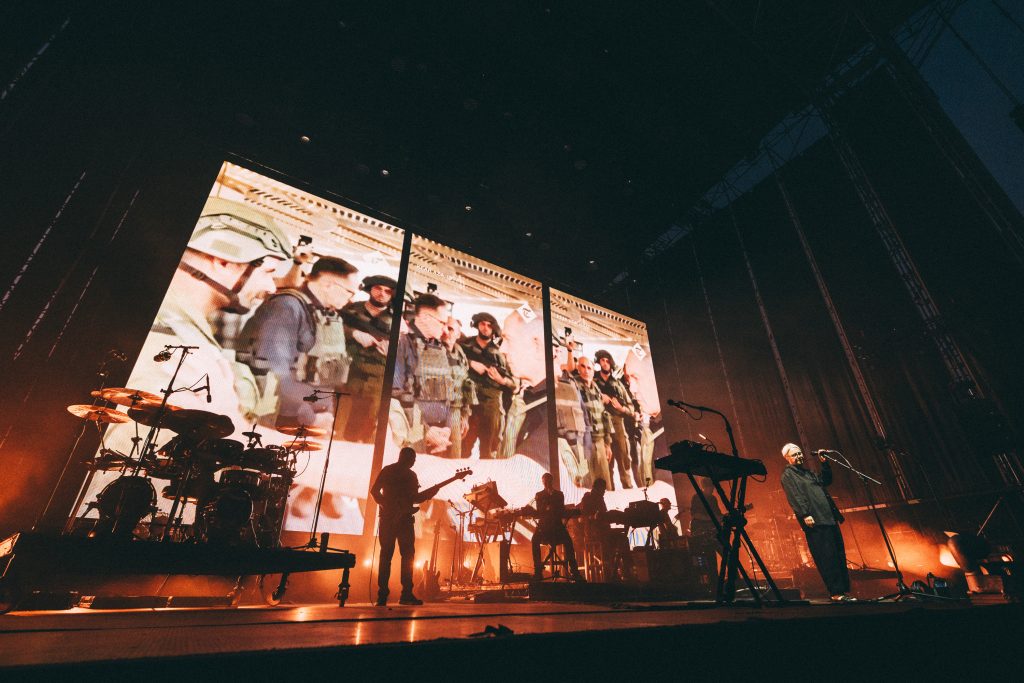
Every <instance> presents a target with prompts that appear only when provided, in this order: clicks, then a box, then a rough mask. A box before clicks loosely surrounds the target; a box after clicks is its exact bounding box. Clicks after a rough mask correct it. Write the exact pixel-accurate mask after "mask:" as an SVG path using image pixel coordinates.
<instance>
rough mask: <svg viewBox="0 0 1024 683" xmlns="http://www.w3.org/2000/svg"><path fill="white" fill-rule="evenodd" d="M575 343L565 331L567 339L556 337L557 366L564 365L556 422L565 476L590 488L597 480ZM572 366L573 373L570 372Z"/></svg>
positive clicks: (557, 385) (557, 390) (553, 344)
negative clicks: (593, 466) (590, 447)
mask: <svg viewBox="0 0 1024 683" xmlns="http://www.w3.org/2000/svg"><path fill="white" fill-rule="evenodd" d="M573 347H574V342H573V341H572V339H571V333H569V331H568V330H567V331H566V336H565V337H564V338H560V337H554V338H553V339H552V342H551V354H552V356H553V361H554V366H555V367H556V368H561V372H560V374H559V376H558V379H557V380H556V381H555V424H556V427H557V429H558V459H559V461H560V462H561V464H562V466H563V467H564V468H565V472H566V476H567V477H568V479H569V480H571V481H572V483H573V484H574V485H576V486H578V487H584V488H586V487H589V486H590V485H591V484H593V482H594V479H593V476H592V475H591V472H590V463H589V456H588V454H589V452H590V450H588V449H587V448H586V447H585V445H586V444H587V443H590V442H591V439H590V437H589V436H588V428H587V422H588V418H587V416H586V411H585V410H584V408H583V398H582V397H581V396H580V389H579V385H577V383H576V374H575V367H576V361H575V360H574V359H573V357H572V353H573ZM570 368H572V370H573V372H570Z"/></svg>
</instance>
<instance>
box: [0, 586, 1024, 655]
mask: <svg viewBox="0 0 1024 683" xmlns="http://www.w3.org/2000/svg"><path fill="white" fill-rule="evenodd" d="M1007 609H1010V610H1013V611H1014V615H1013V616H1014V620H1016V621H1018V622H1019V616H1020V611H1021V610H1020V606H1019V605H1002V606H990V607H985V606H972V605H970V604H969V603H967V602H966V601H964V602H960V603H955V604H931V603H924V604H922V603H916V602H913V601H908V602H902V603H857V604H847V605H833V604H815V603H811V604H806V605H798V606H789V607H764V608H756V607H753V606H733V607H728V608H725V607H713V606H712V605H711V604H709V603H705V604H700V603H648V604H636V603H633V604H617V605H595V604H565V603H543V602H521V603H502V604H474V603H468V602H461V603H460V602H444V603H433V604H427V605H424V606H421V607H403V606H399V605H394V606H390V607H387V608H379V607H373V606H371V605H367V604H358V603H355V604H353V603H350V604H349V605H348V606H346V607H338V606H337V604H336V603H331V604H321V605H313V604H310V605H287V606H285V605H281V606H278V607H242V608H221V609H159V610H119V611H97V610H88V609H74V610H70V611H60V612H14V613H11V614H8V615H4V616H0V662H2V666H34V665H49V666H53V665H74V664H86V663H90V662H91V663H100V662H114V661H120V662H122V663H126V660H129V661H130V660H136V663H141V660H146V659H150V660H152V659H154V658H156V659H169V660H174V659H176V658H182V657H186V658H187V657H195V656H204V655H205V656H210V655H214V656H216V655H227V654H240V653H263V654H264V655H272V654H273V653H275V652H276V653H281V652H282V651H290V652H292V653H295V652H296V651H303V650H309V651H314V650H321V651H322V650H324V649H337V648H345V649H351V647H352V646H359V645H370V644H376V645H382V644H408V643H424V642H426V641H436V640H438V639H448V640H449V641H452V640H463V641H466V640H471V639H475V638H474V634H479V633H482V632H484V630H485V629H486V627H487V626H489V625H490V626H498V625H501V626H505V627H507V628H509V629H511V630H512V632H513V633H514V634H515V635H514V636H513V637H512V639H514V638H516V637H518V636H523V635H528V634H549V635H550V634H568V633H578V632H600V631H613V630H635V629H664V628H666V627H667V628H672V627H691V628H693V627H701V626H707V625H711V624H718V625H725V624H733V625H736V626H741V625H743V624H750V625H755V626H756V627H758V628H760V629H762V630H763V628H764V627H765V626H769V627H771V628H772V629H774V630H781V629H780V627H784V628H785V630H787V631H789V632H793V633H805V634H806V633H813V632H814V630H815V628H816V625H815V623H814V622H815V621H816V620H823V621H822V624H825V623H826V622H827V623H828V624H830V625H831V626H830V628H832V629H834V628H835V624H837V623H838V624H839V625H840V628H842V624H843V623H844V622H849V623H850V624H852V623H853V621H850V620H856V618H865V617H873V618H878V619H880V620H881V621H879V623H880V624H881V623H883V622H884V621H887V620H888V621H891V620H892V618H898V617H899V615H905V614H907V613H910V612H913V613H914V614H916V615H917V616H918V617H920V616H921V615H928V614H934V615H935V616H936V617H938V616H939V615H940V614H945V615H947V616H949V617H955V618H957V619H962V617H963V616H964V615H967V614H972V615H974V616H981V614H982V613H984V612H990V613H991V615H992V617H993V618H995V617H996V616H997V613H999V617H1000V618H1006V617H1007V616H1008V615H1007V614H1006V613H1005V610H1007ZM953 613H956V614H955V615H954V614H953ZM797 620H798V621H800V622H803V623H795V622H796V621H797ZM784 622H786V623H785V625H784ZM687 632H688V633H691V634H696V633H699V632H700V631H693V630H689V629H688V630H687ZM689 642H690V644H691V645H696V644H697V641H695V640H693V638H690V640H689Z"/></svg>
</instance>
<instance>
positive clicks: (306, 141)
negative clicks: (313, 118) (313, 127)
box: [299, 135, 309, 145]
mask: <svg viewBox="0 0 1024 683" xmlns="http://www.w3.org/2000/svg"><path fill="white" fill-rule="evenodd" d="M299 142H301V143H302V144H304V145H308V144H309V136H308V135H303V136H302V137H300V138H299Z"/></svg>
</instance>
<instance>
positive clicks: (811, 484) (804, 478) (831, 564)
mask: <svg viewBox="0 0 1024 683" xmlns="http://www.w3.org/2000/svg"><path fill="white" fill-rule="evenodd" d="M827 452H829V451H826V450H817V451H814V454H815V455H817V456H818V459H819V460H821V463H822V464H821V473H820V474H816V473H814V472H812V471H811V470H809V469H807V467H805V465H804V453H803V450H802V449H801V448H800V446H798V445H796V444H795V443H787V444H786V445H785V446H783V447H782V457H784V458H785V459H786V462H787V463H789V466H788V467H787V468H786V469H785V470H784V471H783V472H782V479H781V483H782V490H783V491H785V493H786V500H788V501H789V505H790V507H791V508H793V514H795V515H796V519H797V521H798V522H799V523H800V527H801V528H802V529H803V531H804V535H805V536H806V537H807V547H808V548H809V549H810V551H811V557H813V558H814V565H815V567H817V568H818V573H819V574H821V578H822V580H824V582H825V586H826V587H827V588H828V591H829V594H830V595H831V596H832V602H853V601H855V600H856V598H853V597H850V596H849V595H847V593H849V591H850V573H849V571H848V570H847V567H846V548H845V546H844V545H843V534H842V532H841V531H840V529H839V525H840V524H842V523H843V515H842V514H841V513H840V512H839V508H838V507H836V504H835V501H834V500H832V496H831V495H829V492H828V486H829V485H830V484H831V483H832V468H831V467H830V466H829V464H828V461H827V460H826V459H825V458H824V457H823V456H822V453H827Z"/></svg>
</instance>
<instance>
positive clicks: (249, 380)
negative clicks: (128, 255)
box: [108, 198, 291, 452]
mask: <svg viewBox="0 0 1024 683" xmlns="http://www.w3.org/2000/svg"><path fill="white" fill-rule="evenodd" d="M290 254H291V244H290V242H289V240H288V236H287V235H286V234H285V232H284V231H283V230H281V229H280V228H279V227H278V226H277V225H276V224H275V223H274V221H273V220H271V219H270V218H269V217H267V216H266V215H264V214H262V213H260V212H259V211H256V210H254V209H252V208H251V207H249V206H246V205H245V204H241V203H238V202H232V201H228V200H224V199H219V198H211V199H210V200H209V201H207V203H206V205H205V206H204V207H203V211H202V214H201V216H200V218H199V221H198V222H197V224H196V228H195V231H194V232H193V233H192V237H191V239H190V240H189V243H188V248H187V249H186V250H185V254H184V255H183V256H182V258H181V262H180V263H179V264H178V269H177V270H176V271H175V273H174V276H173V277H172V279H171V284H170V287H169V288H168V290H167V294H166V296H165V297H164V300H163V303H162V304H161V305H160V310H159V312H158V313H157V315H156V319H155V320H154V321H153V327H152V329H151V330H150V333H149V336H148V337H147V338H146V342H145V344H144V346H143V348H142V351H141V353H140V355H139V361H138V364H137V365H136V367H135V369H134V370H133V371H132V375H131V377H130V378H129V384H128V386H131V387H136V388H138V389H142V390H144V391H151V392H157V391H161V390H162V389H164V388H165V387H166V386H167V383H168V382H169V381H170V378H171V375H172V374H173V373H174V369H175V366H176V365H177V363H176V362H165V363H157V362H154V361H153V356H154V355H155V354H157V353H158V352H159V351H161V350H163V348H164V346H165V345H168V344H170V345H179V344H180V345H187V346H196V347H198V348H196V349H195V350H193V351H192V352H191V353H190V354H189V355H188V357H187V358H186V359H185V363H184V365H182V367H181V371H180V372H179V373H178V383H179V384H182V385H183V386H187V385H188V384H190V383H193V382H197V380H201V379H202V377H203V376H204V375H209V380H210V381H209V386H210V398H211V401H210V402H207V401H206V396H205V395H202V396H200V395H196V394H194V393H191V392H182V393H178V394H175V396H174V401H173V403H174V404H175V405H177V406H179V407H183V408H197V409H202V410H209V411H214V412H217V413H221V414H224V415H228V416H229V417H231V418H232V422H233V423H234V424H235V428H236V429H244V428H245V427H246V425H251V422H250V420H252V419H253V418H254V417H255V416H257V415H259V414H260V413H261V411H264V410H271V409H272V406H273V404H274V401H273V400H272V399H271V400H269V401H268V400H265V399H264V396H263V387H262V386H261V385H259V384H257V381H256V378H255V377H254V376H253V374H252V372H251V371H250V370H249V368H248V367H247V366H245V365H242V364H240V363H237V362H234V361H233V360H231V357H232V356H231V353H230V352H229V351H226V350H225V349H224V348H223V347H222V345H221V343H220V342H219V341H218V340H217V338H216V337H215V335H214V331H213V329H212V328H211V326H210V323H209V320H208V318H209V317H210V316H211V315H213V314H214V313H216V312H217V311H224V312H230V313H247V312H248V311H250V310H251V309H253V308H255V307H256V306H258V305H259V303H260V302H261V301H263V300H264V299H265V298H266V297H267V296H269V295H271V294H273V292H274V279H273V278H274V275H275V274H276V273H277V272H278V271H280V270H282V269H283V268H285V267H286V266H285V264H286V263H290V262H291V256H290ZM174 360H175V361H176V360H177V357H175V359H174ZM199 384H202V382H201V381H200V382H199ZM113 431H114V430H112V431H108V435H112V434H113ZM127 431H128V430H125V432H126V433H127ZM120 445H122V444H118V446H114V447H115V448H116V447H119V446H120ZM130 448H131V447H130V445H128V449H129V450H130ZM125 452H127V451H125Z"/></svg>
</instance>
